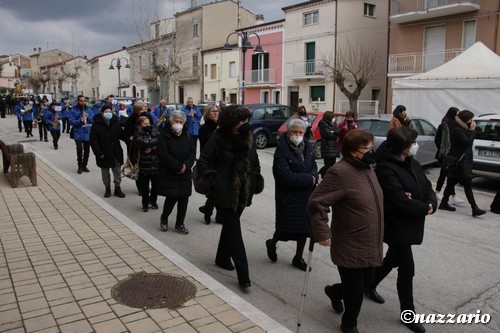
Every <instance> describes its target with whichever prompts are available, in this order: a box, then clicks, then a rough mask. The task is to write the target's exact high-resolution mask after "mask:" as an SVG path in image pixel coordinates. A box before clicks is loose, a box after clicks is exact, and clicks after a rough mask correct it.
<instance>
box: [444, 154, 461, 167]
mask: <svg viewBox="0 0 500 333" xmlns="http://www.w3.org/2000/svg"><path fill="white" fill-rule="evenodd" d="M464 156H465V154H462V156H460V157H455V156H451V155H445V156H444V157H443V162H442V163H443V166H444V167H445V168H447V169H455V168H458V165H459V164H460V161H461V160H462V158H464Z"/></svg>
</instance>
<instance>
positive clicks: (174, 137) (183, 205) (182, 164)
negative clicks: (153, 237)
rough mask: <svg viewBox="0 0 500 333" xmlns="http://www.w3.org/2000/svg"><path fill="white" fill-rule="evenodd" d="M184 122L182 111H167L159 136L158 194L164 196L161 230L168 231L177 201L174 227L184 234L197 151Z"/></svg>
mask: <svg viewBox="0 0 500 333" xmlns="http://www.w3.org/2000/svg"><path fill="white" fill-rule="evenodd" d="M185 122H186V114H185V113H184V112H182V111H178V110H175V111H172V112H170V126H169V127H167V128H165V130H164V131H163V132H162V133H161V134H160V137H159V139H158V156H159V158H160V174H159V180H158V194H159V195H163V196H165V204H164V205H163V212H162V214H161V218H160V228H161V230H162V231H167V230H168V217H169V215H170V213H171V212H172V210H173V209H174V206H175V204H177V218H176V220H175V230H176V231H177V232H179V233H181V234H183V235H187V234H188V233H189V231H188V230H187V229H186V227H185V225H184V219H185V217H186V212H187V207H188V202H189V197H190V196H191V187H192V181H191V168H192V167H193V164H194V160H195V154H196V146H195V144H194V140H193V138H192V136H191V135H190V134H189V133H188V131H187V128H186V127H184V124H185Z"/></svg>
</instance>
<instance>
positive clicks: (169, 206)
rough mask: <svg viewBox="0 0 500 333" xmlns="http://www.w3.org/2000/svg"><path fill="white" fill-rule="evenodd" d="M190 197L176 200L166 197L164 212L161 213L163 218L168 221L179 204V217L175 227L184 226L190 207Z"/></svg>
mask: <svg viewBox="0 0 500 333" xmlns="http://www.w3.org/2000/svg"><path fill="white" fill-rule="evenodd" d="M188 202H189V197H186V198H174V197H168V196H166V197H165V203H164V204H163V212H162V213H161V218H162V219H164V220H167V221H168V216H169V215H170V213H172V210H173V209H174V206H175V204H177V217H176V219H175V226H176V227H177V226H181V225H183V224H184V219H185V218H186V212H187V207H188Z"/></svg>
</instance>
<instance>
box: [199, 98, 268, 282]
mask: <svg viewBox="0 0 500 333" xmlns="http://www.w3.org/2000/svg"><path fill="white" fill-rule="evenodd" d="M249 118H250V111H249V110H248V109H247V108H244V107H242V106H238V105H230V106H227V107H225V108H224V109H223V110H222V112H221V113H220V115H219V128H218V129H217V130H216V131H215V133H214V134H213V135H212V137H211V138H210V139H209V140H208V142H207V144H206V145H205V147H204V148H203V151H202V152H201V156H200V159H199V160H198V162H197V168H198V172H199V173H200V175H205V174H208V173H211V172H213V171H214V170H215V171H216V179H215V184H214V187H213V190H212V192H211V193H210V194H209V195H208V197H209V199H210V200H212V201H213V202H214V203H215V207H216V208H217V214H218V216H219V219H220V221H221V223H222V230H221V235H220V239H219V246H218V248H217V255H216V257H215V264H216V265H218V266H219V267H221V268H224V269H227V270H234V269H235V268H236V274H237V275H238V283H239V285H240V287H241V288H242V289H244V288H248V287H250V286H251V283H250V275H249V271H248V261H247V255H246V251H245V244H244V243H243V237H242V235H241V224H240V216H241V214H242V213H243V210H244V209H245V207H248V206H250V205H251V204H252V198H253V195H254V194H256V193H260V192H261V191H262V189H263V186H264V184H263V178H262V176H261V175H260V164H259V157H258V155H257V151H256V149H255V144H254V143H253V136H252V134H251V132H250V127H249V125H248V119H249ZM259 180H260V181H259ZM231 259H232V260H233V262H234V266H233V264H232V263H231Z"/></svg>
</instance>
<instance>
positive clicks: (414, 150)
mask: <svg viewBox="0 0 500 333" xmlns="http://www.w3.org/2000/svg"><path fill="white" fill-rule="evenodd" d="M418 147H419V146H418V143H416V142H415V143H414V144H412V145H411V147H410V151H409V152H408V156H415V155H417V151H418Z"/></svg>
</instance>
